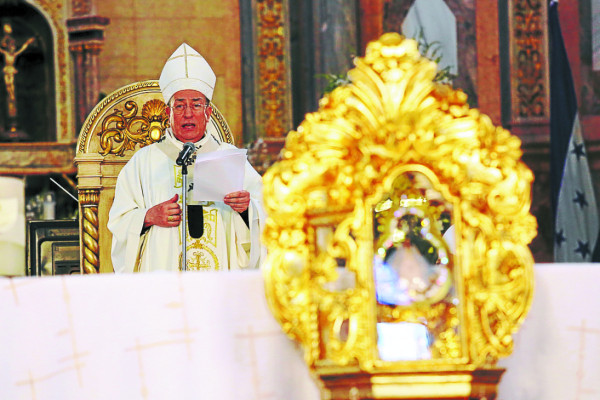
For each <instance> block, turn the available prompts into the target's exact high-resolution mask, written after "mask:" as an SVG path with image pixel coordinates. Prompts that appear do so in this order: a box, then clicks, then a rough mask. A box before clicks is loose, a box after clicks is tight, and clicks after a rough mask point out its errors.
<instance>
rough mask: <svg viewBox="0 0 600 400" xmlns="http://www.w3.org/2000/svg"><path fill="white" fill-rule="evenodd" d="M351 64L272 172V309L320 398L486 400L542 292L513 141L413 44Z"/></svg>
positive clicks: (376, 47)
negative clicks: (298, 349)
mask: <svg viewBox="0 0 600 400" xmlns="http://www.w3.org/2000/svg"><path fill="white" fill-rule="evenodd" d="M355 65H356V67H355V68H354V69H353V70H351V71H350V72H349V76H350V79H351V84H349V85H347V86H343V87H339V88H337V89H335V90H334V91H333V92H331V93H330V94H329V95H326V96H325V97H324V98H323V99H322V100H321V102H320V108H319V110H318V111H317V112H314V113H311V114H308V115H307V116H306V119H305V120H304V121H303V122H302V124H301V125H300V126H299V127H298V129H297V131H292V132H290V133H289V134H288V136H287V140H286V145H285V148H284V149H283V153H282V160H281V161H279V162H278V163H276V164H274V165H273V166H272V167H271V168H270V169H269V170H268V171H267V172H266V173H265V176H264V187H265V189H264V199H265V207H266V210H267V213H268V215H269V218H268V219H267V224H266V227H265V230H264V233H263V240H264V243H265V244H266V246H267V247H268V251H269V256H268V260H267V264H266V266H265V268H264V275H265V288H266V294H267V299H268V302H269V306H270V308H271V310H272V312H273V314H274V315H275V317H276V319H277V320H278V321H279V322H280V324H281V325H282V328H283V330H284V331H285V332H286V333H287V334H288V335H289V336H290V337H291V338H293V339H294V340H296V341H298V342H300V343H301V345H302V347H303V349H304V355H305V361H306V362H307V364H308V365H309V367H310V368H311V369H313V370H314V371H315V372H316V373H317V375H319V376H320V377H321V379H322V381H323V383H324V386H323V387H324V389H323V390H324V396H325V397H330V398H350V397H352V396H354V397H355V398H389V399H391V398H427V396H430V398H434V397H435V398H461V396H463V395H464V396H465V398H469V396H471V397H473V398H478V397H481V398H483V397H486V396H487V398H493V396H494V394H495V383H497V382H498V380H499V378H500V375H501V373H502V370H501V369H498V368H497V367H496V366H495V365H496V362H497V360H498V358H499V357H503V356H507V355H509V354H510V353H511V351H512V346H513V340H512V335H513V334H514V333H515V332H516V331H517V330H518V328H519V326H520V325H521V323H522V322H523V320H524V318H525V315H526V313H527V311H528V309H529V307H530V304H531V299H532V293H533V259H532V256H531V253H530V251H529V248H528V244H529V243H530V242H531V240H532V239H533V238H534V237H535V235H536V230H537V223H536V220H535V218H534V217H533V216H532V215H531V214H530V212H529V209H530V201H531V200H530V197H531V196H530V190H531V183H532V181H533V175H532V173H531V171H530V170H529V169H528V168H527V167H526V166H525V164H524V163H523V162H521V161H520V158H521V154H522V152H521V149H520V144H521V143H520V140H519V139H518V138H517V137H515V136H512V135H511V134H510V133H509V132H508V131H506V130H504V129H503V128H500V127H495V126H494V125H493V124H492V122H491V120H490V119H489V117H487V116H486V115H483V114H481V113H480V112H479V111H478V110H476V109H471V108H469V106H468V105H467V103H466V95H465V94H464V93H463V92H461V91H458V90H454V89H452V88H451V87H450V86H447V85H441V84H437V83H435V82H434V81H433V79H434V76H435V72H436V65H435V63H433V62H431V61H429V60H427V59H425V58H423V57H421V56H420V54H419V53H418V50H417V43H416V42H415V41H413V40H409V39H404V38H403V37H402V36H400V35H398V34H385V35H383V36H382V37H381V38H380V39H379V40H378V41H375V42H372V43H370V44H369V46H368V47H367V51H366V55H365V57H364V58H357V59H356V60H355ZM350 392H352V393H353V394H352V393H350ZM419 393H420V394H419ZM348 396H349V397H348ZM452 396H454V397H452Z"/></svg>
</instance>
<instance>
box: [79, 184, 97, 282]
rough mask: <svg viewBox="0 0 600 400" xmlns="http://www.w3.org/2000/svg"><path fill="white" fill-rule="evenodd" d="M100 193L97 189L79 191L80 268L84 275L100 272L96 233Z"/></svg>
mask: <svg viewBox="0 0 600 400" xmlns="http://www.w3.org/2000/svg"><path fill="white" fill-rule="evenodd" d="M99 200H100V191H99V190H97V189H86V190H80V191H79V204H80V206H81V210H82V214H83V216H82V218H81V225H82V238H81V243H82V244H83V246H82V249H81V253H82V257H81V258H82V264H81V268H82V270H83V273H84V274H95V273H97V272H99V271H100V261H99V259H98V252H99V245H98V242H99V238H100V235H99V232H98V203H99Z"/></svg>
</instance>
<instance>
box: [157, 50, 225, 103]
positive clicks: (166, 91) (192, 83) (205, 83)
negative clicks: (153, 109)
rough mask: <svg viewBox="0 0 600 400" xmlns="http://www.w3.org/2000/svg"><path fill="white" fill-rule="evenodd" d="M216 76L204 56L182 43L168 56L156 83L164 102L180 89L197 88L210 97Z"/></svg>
mask: <svg viewBox="0 0 600 400" xmlns="http://www.w3.org/2000/svg"><path fill="white" fill-rule="evenodd" d="M216 82H217V77H216V75H215V73H214V72H213V70H212V69H211V68H210V65H208V63H207V62H206V60H205V59H204V57H202V56H201V55H200V53H198V52H197V51H196V50H194V49H192V48H191V47H190V46H189V45H188V44H186V43H183V44H182V45H181V46H179V47H178V48H177V50H175V52H174V53H173V54H172V55H171V57H169V59H168V60H167V62H166V63H165V66H164V68H163V70H162V72H161V74H160V78H159V80H158V84H159V86H160V91H161V92H162V94H163V97H164V99H165V102H166V103H167V104H168V102H169V100H170V99H171V97H172V96H173V95H174V94H175V93H177V92H178V91H180V90H185V89H192V90H197V91H199V92H200V93H202V94H203V95H205V96H206V97H207V98H208V100H210V99H212V95H213V91H214V90H215V83H216Z"/></svg>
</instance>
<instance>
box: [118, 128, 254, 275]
mask: <svg viewBox="0 0 600 400" xmlns="http://www.w3.org/2000/svg"><path fill="white" fill-rule="evenodd" d="M195 145H196V147H199V149H198V150H197V151H196V154H202V153H207V152H211V151H220V150H225V149H231V148H233V147H234V146H233V145H230V144H228V143H221V142H219V141H218V140H217V139H216V138H215V137H213V136H212V135H208V134H207V135H205V137H204V138H202V139H201V140H200V141H199V142H197V143H196V144H195ZM181 149H182V143H181V142H179V141H177V140H176V139H175V138H174V137H173V135H172V133H171V132H170V131H169V130H168V131H167V132H166V133H165V139H163V140H162V141H161V142H159V143H155V144H153V145H150V146H147V147H144V148H141V149H140V150H139V151H137V152H136V153H135V154H134V155H133V156H132V157H131V160H129V162H128V163H127V164H126V165H125V166H124V167H123V169H122V170H121V173H120V174H119V177H118V179H117V185H116V188H115V199H114V203H113V206H112V208H111V210H110V213H109V221H108V229H109V230H110V231H111V232H112V234H113V238H112V253H111V255H112V262H113V267H114V270H115V272H146V271H156V270H168V271H173V270H175V271H176V270H179V269H180V265H181V256H182V255H181V248H182V244H181V229H183V228H184V227H186V226H187V225H188V224H185V225H184V224H183V223H182V224H180V225H179V226H178V227H174V228H171V227H169V228H164V227H160V226H152V227H150V228H149V229H147V230H144V229H143V224H144V218H145V216H146V212H147V211H148V209H150V208H151V207H153V206H155V205H157V204H159V203H162V202H164V201H167V200H169V199H171V198H172V197H173V196H174V195H175V194H178V195H179V199H178V202H179V204H180V205H181V200H182V199H181V191H182V183H183V179H182V176H181V167H179V166H177V165H176V164H175V160H176V159H177V156H178V154H179V152H180V151H181ZM193 170H194V168H193V166H190V167H188V178H187V182H188V187H192V186H193V185H191V183H192V182H193V180H194V178H193ZM192 190H193V189H188V192H187V203H188V204H189V205H195V204H201V205H203V216H204V233H203V234H202V236H201V237H200V238H199V239H194V238H192V237H190V236H189V232H188V234H187V241H186V248H187V251H186V263H187V267H188V270H203V271H204V270H207V271H208V270H213V271H214V270H236V269H245V268H258V267H259V266H260V263H261V262H262V261H264V259H265V258H266V250H265V248H264V246H262V245H261V244H260V233H261V231H262V225H263V224H264V221H265V217H264V211H263V208H262V178H261V177H260V175H259V174H258V173H257V172H256V171H255V170H254V168H252V166H251V165H250V164H249V163H248V162H246V166H245V177H244V190H247V191H248V192H249V193H250V205H249V208H248V222H249V227H248V226H247V225H246V223H245V222H244V220H243V219H242V217H241V216H240V214H239V213H237V212H236V211H234V210H233V209H231V207H229V206H228V205H226V204H225V203H224V202H222V201H221V202H208V203H198V202H194V201H192ZM188 217H189V215H188Z"/></svg>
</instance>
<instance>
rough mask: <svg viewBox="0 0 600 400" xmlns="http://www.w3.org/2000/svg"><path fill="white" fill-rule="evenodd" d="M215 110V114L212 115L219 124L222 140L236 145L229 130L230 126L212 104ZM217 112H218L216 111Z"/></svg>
mask: <svg viewBox="0 0 600 400" xmlns="http://www.w3.org/2000/svg"><path fill="white" fill-rule="evenodd" d="M211 106H212V108H213V113H212V114H211V119H214V120H215V121H216V123H217V126H218V127H217V129H218V131H219V133H220V134H221V136H222V139H223V140H225V141H226V142H227V143H231V144H234V140H233V134H232V133H231V129H230V128H229V124H228V123H227V121H225V118H224V117H223V114H221V113H220V112H219V110H218V109H217V108H216V106H215V105H214V104H212V103H211ZM215 110H216V111H215Z"/></svg>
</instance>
